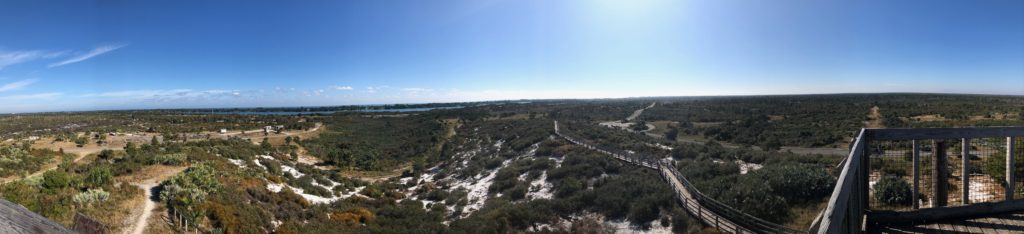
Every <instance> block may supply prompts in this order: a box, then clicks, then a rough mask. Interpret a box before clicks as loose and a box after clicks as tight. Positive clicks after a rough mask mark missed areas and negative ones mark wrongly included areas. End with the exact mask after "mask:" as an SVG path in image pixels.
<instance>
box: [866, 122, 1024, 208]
mask: <svg viewBox="0 0 1024 234" xmlns="http://www.w3.org/2000/svg"><path fill="white" fill-rule="evenodd" d="M937 141H940V142H944V144H945V155H946V157H945V159H946V161H945V164H946V166H945V167H942V168H939V169H940V170H943V172H944V173H943V175H945V176H946V179H944V180H943V182H944V186H946V189H945V193H942V194H938V193H936V192H937V190H938V189H939V188H937V186H938V184H936V183H937V182H938V181H935V180H933V178H934V177H935V176H936V175H939V174H937V173H936V167H935V166H934V165H935V164H934V163H936V158H935V153H936V149H935V148H934V147H935V144H936V142H937ZM1015 141H1016V145H1019V144H1022V142H1021V141H1022V140H1021V139H1019V138H1018V139H1016V140H1015ZM914 142H916V143H917V145H918V146H917V147H918V150H917V152H918V153H917V154H918V156H917V157H918V173H917V177H916V182H917V186H916V187H917V189H916V190H917V193H916V196H914V193H913V191H914V187H915V186H914V183H915V177H914V170H913V168H914V160H913V155H914V152H915V150H914ZM967 142H968V143H967V144H968V147H969V148H968V155H967V175H966V176H965V175H964V167H965V166H964V158H963V157H964V155H963V148H964V147H963V139H937V140H917V141H909V140H908V141H875V142H871V143H870V144H869V145H868V151H867V154H868V155H869V162H868V164H869V167H870V169H869V170H870V173H869V175H868V181H869V190H870V192H869V194H868V198H869V204H870V209H872V210H892V211H906V210H912V209H914V208H915V207H914V205H915V203H916V205H917V206H918V208H932V207H937V206H939V204H938V203H939V201H937V199H941V197H942V196H945V200H944V201H945V205H944V206H947V207H952V206H962V205H965V204H971V203H980V202H999V201H1003V200H1005V194H1006V193H1005V191H1006V190H1005V183H1004V181H1005V168H1006V166H1005V165H1006V164H1005V163H1006V153H1005V152H1006V151H1005V147H1006V139H1005V138H979V139H969V140H968V141H967ZM1017 148H1021V147H1019V146H1018V147H1017ZM1019 151H1024V150H1017V151H1015V152H1014V155H1016V156H1015V160H1016V161H1017V163H1016V165H1018V167H1017V173H1016V177H1015V178H1014V180H1015V181H1016V187H1015V188H1017V189H1016V190H1017V193H1016V194H1017V197H1018V198H1020V197H1024V156H1021V152H1019ZM964 180H967V182H968V183H967V186H966V187H965V186H964ZM908 187H909V192H908V189H907V188H908ZM965 188H966V190H967V191H966V192H967V196H968V197H967V199H966V201H965V199H964V192H965V191H964V190H965ZM908 197H909V198H908ZM915 197H916V199H914V198H915Z"/></svg>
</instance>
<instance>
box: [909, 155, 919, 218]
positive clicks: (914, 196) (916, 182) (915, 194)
mask: <svg viewBox="0 0 1024 234" xmlns="http://www.w3.org/2000/svg"><path fill="white" fill-rule="evenodd" d="M911 144H913V151H912V152H911V157H913V161H914V162H913V167H914V175H913V180H914V187H913V189H912V190H911V192H913V194H911V195H910V197H911V199H913V201H914V209H920V208H921V204H920V203H921V202H920V198H919V197H918V193H920V192H921V145H919V144H918V143H917V140H913V141H911Z"/></svg>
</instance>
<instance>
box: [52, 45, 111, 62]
mask: <svg viewBox="0 0 1024 234" xmlns="http://www.w3.org/2000/svg"><path fill="white" fill-rule="evenodd" d="M125 46H127V45H126V44H117V45H104V46H100V47H96V48H94V49H92V50H91V51H89V52H87V53H83V54H79V55H76V56H74V57H71V58H68V59H65V60H63V61H60V62H56V63H52V64H50V67H59V66H64V65H68V64H72V63H77V62H81V61H85V60H87V59H90V58H93V57H96V56H99V55H101V54H105V53H108V52H110V51H114V50H116V49H120V48H122V47H125Z"/></svg>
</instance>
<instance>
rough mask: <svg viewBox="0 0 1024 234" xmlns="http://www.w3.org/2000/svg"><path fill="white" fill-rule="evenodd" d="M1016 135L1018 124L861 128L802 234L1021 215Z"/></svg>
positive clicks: (1023, 203)
mask: <svg viewBox="0 0 1024 234" xmlns="http://www.w3.org/2000/svg"><path fill="white" fill-rule="evenodd" d="M1022 136H1024V127H983V128H922V129H862V130H861V131H860V133H859V134H858V135H857V138H856V139H855V141H854V143H853V144H852V146H851V147H850V155H849V156H848V157H847V158H846V160H845V162H844V163H843V164H842V165H843V167H842V168H843V169H842V172H841V173H840V175H839V178H838V181H837V183H836V187H835V189H833V192H832V196H831V197H830V198H829V203H828V206H827V207H826V208H825V210H824V211H822V213H821V215H819V217H818V218H817V219H816V221H815V222H814V223H813V224H812V225H811V227H810V229H809V230H808V231H809V232H811V233H860V232H872V231H873V228H876V227H879V226H881V225H885V224H896V223H923V222H930V221H938V220H943V219H956V218H965V217H977V216H983V215H990V214H997V213H1002V212H1009V211H1020V210H1024V200H1017V198H1021V197H1022V193H1024V190H1020V188H1021V187H1024V180H1022V178H1020V177H1022V176H1024V168H1017V167H1018V166H1017V165H1018V164H1021V165H1024V159H1022V158H1024V157H1021V153H1022V152H1021V151H1022V150H1021V148H1022V142H1021V140H1022V139H1024V138H1022ZM950 156H953V157H959V158H953V157H950ZM908 187H909V188H908ZM874 231H877V230H874Z"/></svg>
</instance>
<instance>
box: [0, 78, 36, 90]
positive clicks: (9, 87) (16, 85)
mask: <svg viewBox="0 0 1024 234" xmlns="http://www.w3.org/2000/svg"><path fill="white" fill-rule="evenodd" d="M36 81H38V80H36V79H27V80H20V81H16V82H13V83H7V84H5V85H2V86H0V92H5V91H11V90H18V89H21V88H24V87H25V86H28V85H30V84H32V83H35V82H36Z"/></svg>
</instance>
